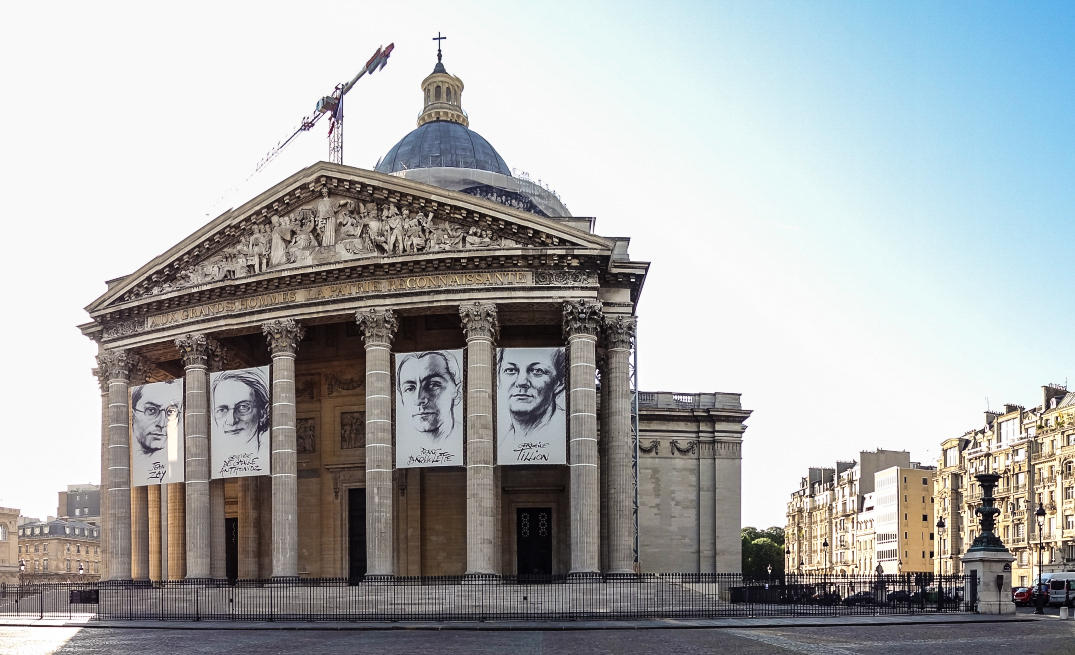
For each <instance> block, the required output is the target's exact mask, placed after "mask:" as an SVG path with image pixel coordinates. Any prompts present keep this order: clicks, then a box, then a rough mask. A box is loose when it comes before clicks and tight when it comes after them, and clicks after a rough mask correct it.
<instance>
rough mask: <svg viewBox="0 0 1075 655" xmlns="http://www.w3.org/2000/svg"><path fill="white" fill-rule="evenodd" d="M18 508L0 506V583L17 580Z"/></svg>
mask: <svg viewBox="0 0 1075 655" xmlns="http://www.w3.org/2000/svg"><path fill="white" fill-rule="evenodd" d="M18 521H19V510H17V509H15V508H12V507H0V584H15V583H17V582H18V581H19V555H20V553H21V549H20V548H19V531H18V529H17V525H18Z"/></svg>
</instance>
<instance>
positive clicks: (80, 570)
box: [78, 562, 83, 577]
mask: <svg viewBox="0 0 1075 655" xmlns="http://www.w3.org/2000/svg"><path fill="white" fill-rule="evenodd" d="M82 571H83V568H82V562H79V563H78V575H79V577H81V576H82Z"/></svg>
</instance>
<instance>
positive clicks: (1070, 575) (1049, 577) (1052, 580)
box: [1041, 571, 1075, 607]
mask: <svg viewBox="0 0 1075 655" xmlns="http://www.w3.org/2000/svg"><path fill="white" fill-rule="evenodd" d="M1041 582H1042V584H1044V585H1046V586H1047V587H1048V589H1049V604H1050V605H1063V604H1064V603H1065V602H1066V603H1067V604H1068V606H1069V607H1070V606H1071V604H1072V603H1075V571H1065V572H1063V573H1042V574H1041Z"/></svg>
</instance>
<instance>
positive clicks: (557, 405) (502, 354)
mask: <svg viewBox="0 0 1075 655" xmlns="http://www.w3.org/2000/svg"><path fill="white" fill-rule="evenodd" d="M496 359H497V362H496V384H497V463H498V464H501V465H511V464H566V463H567V414H566V412H565V411H564V406H565V405H564V397H565V393H564V385H565V382H566V380H567V356H566V353H565V349H564V348H500V349H498V350H497V358H496Z"/></svg>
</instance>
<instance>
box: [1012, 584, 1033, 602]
mask: <svg viewBox="0 0 1075 655" xmlns="http://www.w3.org/2000/svg"><path fill="white" fill-rule="evenodd" d="M1012 602H1013V603H1015V604H1016V605H1018V606H1019V607H1026V606H1027V605H1030V587H1015V588H1014V589H1012Z"/></svg>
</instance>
